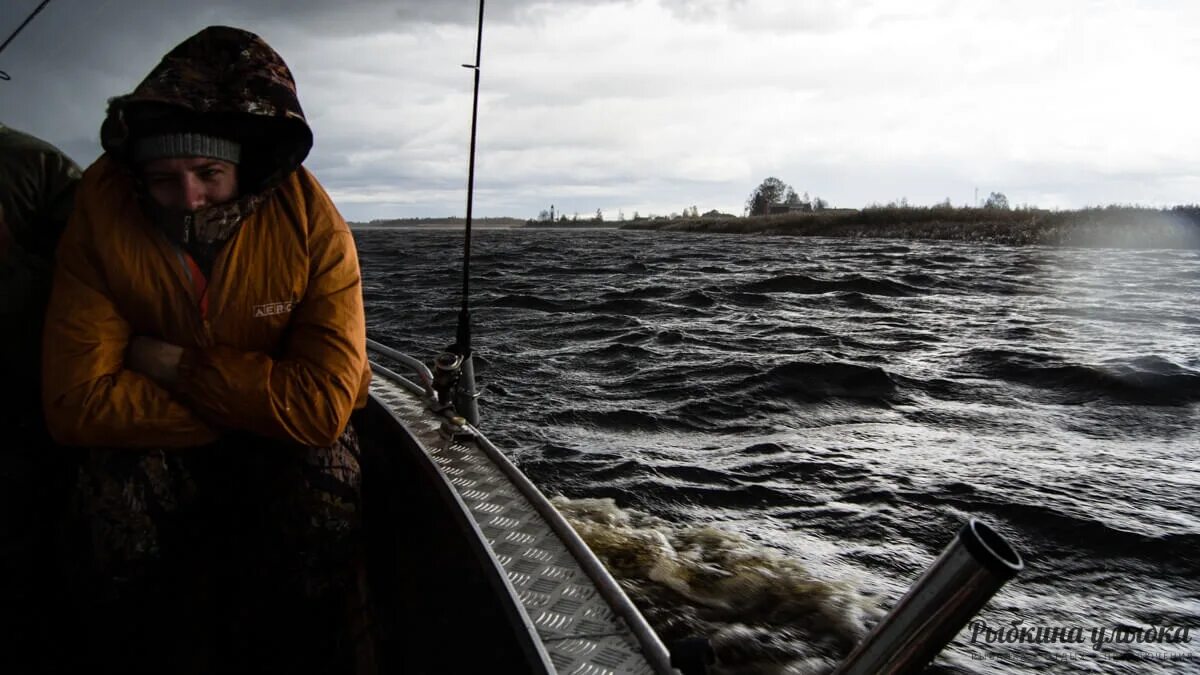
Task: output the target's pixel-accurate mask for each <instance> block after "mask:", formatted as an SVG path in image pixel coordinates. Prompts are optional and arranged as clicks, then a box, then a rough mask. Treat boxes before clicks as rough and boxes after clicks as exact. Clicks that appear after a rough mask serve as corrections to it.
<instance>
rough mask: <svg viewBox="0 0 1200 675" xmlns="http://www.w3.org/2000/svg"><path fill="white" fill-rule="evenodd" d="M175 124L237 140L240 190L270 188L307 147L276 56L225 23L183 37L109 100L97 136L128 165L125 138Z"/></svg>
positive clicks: (307, 133) (306, 132)
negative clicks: (136, 81)
mask: <svg viewBox="0 0 1200 675" xmlns="http://www.w3.org/2000/svg"><path fill="white" fill-rule="evenodd" d="M180 129H188V130H197V131H216V132H218V133H219V135H221V136H224V137H227V138H232V139H233V140H235V141H237V142H239V143H241V144H242V150H243V158H244V159H243V161H242V163H241V165H240V166H239V175H240V177H241V179H242V181H243V194H247V193H259V192H263V191H265V190H268V189H270V188H272V187H274V186H275V185H277V184H278V183H279V182H280V181H281V180H282V179H283V178H284V177H285V176H287V175H289V174H290V173H291V172H293V171H295V170H296V169H297V168H298V167H299V166H300V164H301V162H303V161H304V158H305V157H307V156H308V152H309V150H310V149H311V148H312V131H311V130H310V129H309V126H308V123H307V121H306V120H305V118H304V112H303V110H302V109H301V108H300V101H299V99H298V98H297V96H296V84H295V80H294V79H293V78H292V73H291V71H290V70H289V69H288V67H287V64H286V63H284V61H283V58H282V57H280V56H279V54H278V53H277V52H275V50H274V49H272V48H271V47H270V46H269V45H268V44H267V43H266V42H264V41H263V40H262V38H260V37H258V36H257V35H255V34H253V33H250V32H247V31H244V30H240V29H237V28H230V27H227V26H210V27H208V28H205V29H204V30H202V31H200V32H199V33H197V34H195V35H193V36H192V37H190V38H188V39H186V40H184V41H183V42H181V43H180V44H179V45H178V46H176V47H175V48H174V49H172V50H171V51H170V52H168V53H167V55H166V56H164V57H163V59H162V61H160V62H159V64H158V65H157V66H155V67H154V69H153V70H152V71H150V74H149V75H147V76H146V79H144V80H142V82H141V84H139V85H138V86H137V87H136V88H135V89H134V90H133V92H132V93H129V94H126V95H125V96H118V97H116V98H113V99H111V100H110V101H109V104H108V114H107V116H106V117H105V120H104V124H103V125H102V126H101V129H100V143H101V145H102V146H103V147H104V149H105V151H107V152H109V153H111V154H112V155H114V156H115V157H116V158H117V159H118V160H119V161H122V162H124V163H126V164H128V163H129V151H130V148H131V146H132V143H131V141H133V140H135V139H137V138H139V137H141V136H146V135H150V134H154V133H162V132H168V131H176V130H180Z"/></svg>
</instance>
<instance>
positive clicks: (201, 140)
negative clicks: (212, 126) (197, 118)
mask: <svg viewBox="0 0 1200 675" xmlns="http://www.w3.org/2000/svg"><path fill="white" fill-rule="evenodd" d="M173 157H211V158H212V159H220V160H223V161H226V162H230V163H231V164H237V163H238V161H239V160H240V159H241V157H242V146H241V144H239V143H238V142H237V141H231V140H229V139H228V138H218V137H216V136H206V135H204V134H198V133H194V132H181V133H173V134H162V135H159V136H147V137H145V138H139V139H138V140H137V141H135V142H134V144H133V152H132V153H131V158H132V159H133V161H135V162H149V161H152V160H155V159H169V158H173Z"/></svg>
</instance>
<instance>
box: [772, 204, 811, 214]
mask: <svg viewBox="0 0 1200 675" xmlns="http://www.w3.org/2000/svg"><path fill="white" fill-rule="evenodd" d="M812 210H813V208H812V204H805V203H803V202H801V203H796V204H772V205H771V207H770V210H768V211H767V214H768V215H772V216H774V215H777V214H780V213H809V212H811V211H812Z"/></svg>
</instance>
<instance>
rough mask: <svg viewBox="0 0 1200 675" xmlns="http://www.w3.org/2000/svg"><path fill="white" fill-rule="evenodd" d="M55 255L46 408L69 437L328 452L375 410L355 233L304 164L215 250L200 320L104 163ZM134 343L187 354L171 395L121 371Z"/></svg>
mask: <svg viewBox="0 0 1200 675" xmlns="http://www.w3.org/2000/svg"><path fill="white" fill-rule="evenodd" d="M57 255H58V260H57V264H58V266H57V268H56V270H55V274H54V286H53V291H52V293H51V299H50V306H49V309H48V311H47V318H46V330H45V337H44V342H43V354H44V363H43V375H44V377H43V385H44V391H43V402H44V404H45V411H46V418H47V423H48V424H49V428H50V432H51V434H52V435H53V436H54V438H55V439H56V440H57V441H58V442H60V443H63V444H68V445H89V446H117V447H149V446H158V447H187V446H195V445H201V444H204V443H208V442H210V441H213V440H216V439H217V438H219V437H220V435H221V433H222V432H223V431H224V430H227V429H228V430H241V431H249V432H251V433H254V434H258V435H262V436H267V437H271V438H276V439H282V440H289V441H293V442H296V443H300V444H303V445H312V446H327V445H330V444H332V443H333V442H334V441H335V440H336V438H337V437H338V435H339V434H340V433H341V431H342V430H343V428H344V427H345V426H346V423H347V421H348V419H349V417H350V413H351V411H352V410H353V409H355V408H359V407H362V406H363V405H364V404H365V402H366V398H367V385H368V383H369V381H370V369H369V366H368V364H367V357H366V327H365V320H364V316H363V300H362V282H361V278H360V273H359V266H358V256H357V253H356V251H355V247H354V239H353V237H352V235H351V233H350V230H349V228H348V227H347V226H346V223H345V221H344V220H343V219H342V217H341V216H340V215H339V214H338V212H337V210H336V209H335V207H334V206H333V203H332V202H331V201H330V199H329V197H328V195H326V194H325V191H324V190H323V189H322V188H321V186H320V184H318V183H317V181H316V179H314V178H313V177H312V175H311V174H309V173H308V171H307V170H305V169H304V168H303V167H301V168H298V169H296V170H295V171H294V172H292V173H291V174H290V175H289V176H287V177H286V178H285V179H283V181H282V183H281V184H279V186H278V187H277V188H276V189H275V190H274V191H273V192H272V194H271V195H270V197H269V198H268V199H267V200H266V201H265V202H264V203H263V204H262V205H261V206H259V207H258V208H257V209H256V210H255V211H254V213H252V214H251V215H250V216H248V217H247V218H246V220H245V221H244V222H243V223H242V225H241V228H240V229H239V230H238V231H237V233H236V234H234V235H233V237H232V238H231V239H230V240H229V241H228V242H227V243H226V244H225V246H224V248H223V249H222V250H221V252H220V254H219V255H218V257H217V259H216V262H215V264H214V267H213V270H212V274H211V280H210V282H209V284H208V290H207V312H206V314H204V313H202V311H201V300H202V299H201V298H199V297H197V295H196V293H197V292H196V290H195V289H194V287H193V285H192V284H191V283H190V282H189V277H188V272H187V268H186V263H185V260H186V259H185V258H184V257H182V255H181V253H180V249H179V248H177V247H176V246H174V245H173V244H172V243H170V242H169V241H168V240H167V238H166V237H165V236H164V235H163V233H162V231H161V230H160V229H159V228H156V227H155V226H154V225H153V224H151V222H150V221H149V220H148V218H147V217H146V216H145V215H144V213H143V210H142V209H141V208H140V207H139V204H138V200H137V197H136V195H135V189H134V185H133V183H132V177H131V176H130V175H129V172H128V171H126V170H125V169H123V168H122V166H121V165H120V164H119V163H117V162H116V161H114V160H113V159H111V158H110V157H108V156H107V155H105V156H102V157H101V158H100V159H99V160H97V161H96V163H94V164H93V165H92V166H91V167H90V168H89V169H88V170H87V171H86V172H85V173H84V177H83V181H82V183H81V184H80V186H79V188H78V192H77V195H76V208H75V213H74V215H73V216H72V219H71V222H70V224H69V225H68V227H67V230H66V232H65V233H64V235H63V238H62V241H61V243H60V246H59V249H58V254H57ZM136 336H149V337H153V338H157V339H160V340H164V341H166V342H169V343H172V344H177V345H181V346H183V347H184V348H185V350H186V351H185V353H184V356H183V360H182V362H181V363H180V367H179V375H180V377H179V384H178V387H177V389H176V390H175V391H167V390H166V389H164V388H162V387H160V386H159V385H158V384H156V383H154V382H153V381H151V380H150V379H149V378H148V377H145V376H143V375H141V374H140V373H137V372H134V371H131V370H127V369H126V368H125V367H124V359H125V352H126V349H127V347H128V346H129V343H130V340H131V339H132V338H134V337H136ZM217 424H219V425H220V426H219V427H218V426H217Z"/></svg>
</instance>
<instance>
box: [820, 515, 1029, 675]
mask: <svg viewBox="0 0 1200 675" xmlns="http://www.w3.org/2000/svg"><path fill="white" fill-rule="evenodd" d="M1024 567H1025V564H1024V563H1023V562H1022V561H1021V556H1020V554H1019V553H1017V551H1016V550H1015V549H1013V547H1012V546H1009V544H1008V542H1006V541H1004V538H1003V537H1001V536H1000V535H999V534H997V533H996V531H995V530H993V529H991V528H990V527H988V526H987V525H984V524H983V523H981V522H979V521H978V520H975V519H973V518H972V519H971V520H970V521H969V522H967V524H966V525H964V526H963V527H962V529H961V530H959V532H958V536H957V537H955V538H954V541H952V542H950V544H949V545H948V546H947V547H946V549H945V550H944V551H942V554H941V555H940V556H938V558H937V560H934V561H933V564H932V565H931V566H930V567H929V569H928V570H926V571H925V574H923V575H922V576H921V578H920V579H918V580H917V582H916V583H915V584H913V586H912V588H910V589H909V590H908V593H906V594H905V595H904V597H902V598H900V601H899V602H897V603H896V606H895V607H893V608H892V611H891V612H889V613H888V615H887V616H886V617H884V619H883V621H880V622H879V625H877V626H875V628H874V629H873V630H872V631H871V632H870V634H868V635H867V637H866V638H865V639H864V640H863V641H862V643H861V644H859V645H858V647H857V648H855V650H854V651H853V652H851V653H850V655H849V656H847V657H846V660H845V661H843V662H842V664H841V665H840V666H838V668H837V669H836V670H835V671H834V675H885V674H886V675H895V674H899V673H915V672H919V671H920V670H921V669H922V668H924V667H925V666H926V665H927V664H928V663H929V662H930V661H932V660H933V657H935V656H937V654H938V652H940V651H942V649H943V648H944V647H945V646H946V645H947V644H948V643H949V642H950V640H952V639H954V636H955V635H957V634H958V632H959V631H961V630H962V629H963V627H964V626H966V624H967V622H968V621H970V620H971V617H973V616H975V614H976V613H977V612H978V611H979V610H980V609H981V608H982V607H983V605H984V604H986V603H987V601H988V600H989V599H990V598H991V597H992V596H993V595H995V593H996V591H998V590H1000V587H1001V586H1003V585H1004V584H1005V582H1007V581H1008V580H1009V579H1011V578H1012V577H1013V576H1014V575H1015V574H1016V573H1017V572H1020V571H1021V570H1022V569H1024Z"/></svg>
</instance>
